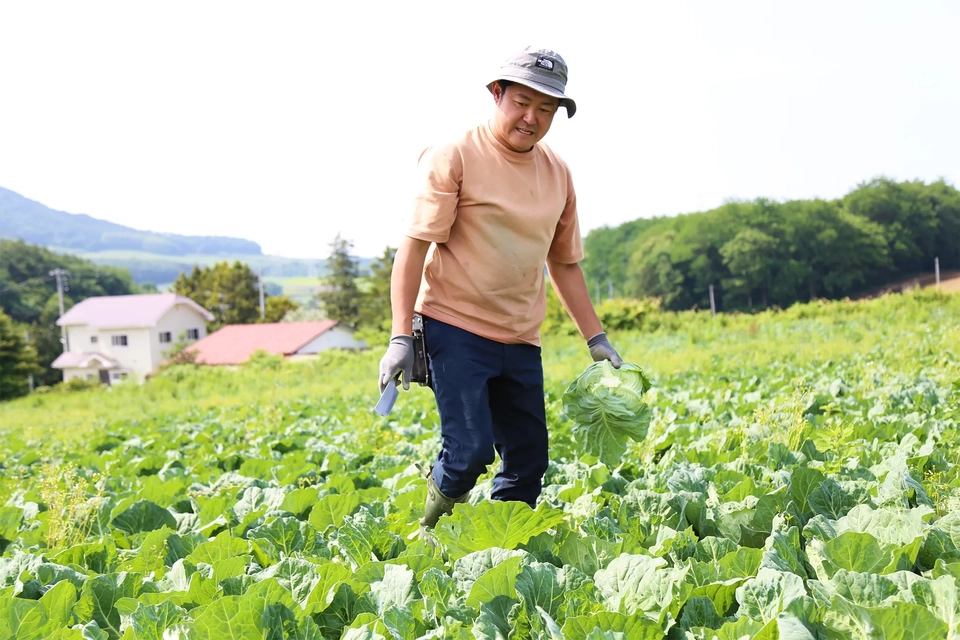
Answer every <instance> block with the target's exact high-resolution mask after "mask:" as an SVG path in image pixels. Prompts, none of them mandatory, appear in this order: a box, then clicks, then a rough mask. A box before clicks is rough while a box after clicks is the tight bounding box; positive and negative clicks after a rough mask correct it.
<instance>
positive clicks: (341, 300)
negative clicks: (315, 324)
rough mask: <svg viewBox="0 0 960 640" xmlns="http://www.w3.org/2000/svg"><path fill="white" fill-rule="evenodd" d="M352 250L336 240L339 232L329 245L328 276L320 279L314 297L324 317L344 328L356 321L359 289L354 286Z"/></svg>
mask: <svg viewBox="0 0 960 640" xmlns="http://www.w3.org/2000/svg"><path fill="white" fill-rule="evenodd" d="M352 248H353V243H352V242H351V241H349V240H347V239H345V238H342V237H340V234H339V233H338V234H337V237H336V238H335V239H334V240H333V242H332V243H330V257H329V258H327V273H328V275H327V277H326V278H324V279H323V285H324V289H323V290H322V291H321V292H320V293H319V294H318V297H319V298H320V303H321V305H322V306H323V310H324V313H326V315H327V317H328V318H330V319H331V320H336V321H337V322H342V323H343V324H345V325H347V326H348V327H356V326H357V325H358V324H359V322H360V290H359V288H358V287H357V278H358V277H359V276H360V268H359V266H358V263H357V260H356V258H354V257H353V256H352V255H351V254H350V250H351V249H352Z"/></svg>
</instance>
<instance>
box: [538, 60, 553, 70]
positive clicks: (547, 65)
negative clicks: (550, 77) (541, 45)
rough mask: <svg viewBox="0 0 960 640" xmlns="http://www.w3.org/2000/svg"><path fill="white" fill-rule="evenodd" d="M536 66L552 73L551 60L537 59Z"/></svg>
mask: <svg viewBox="0 0 960 640" xmlns="http://www.w3.org/2000/svg"><path fill="white" fill-rule="evenodd" d="M537 66H538V67H542V68H544V69H546V70H547V71H553V60H551V59H550V58H537Z"/></svg>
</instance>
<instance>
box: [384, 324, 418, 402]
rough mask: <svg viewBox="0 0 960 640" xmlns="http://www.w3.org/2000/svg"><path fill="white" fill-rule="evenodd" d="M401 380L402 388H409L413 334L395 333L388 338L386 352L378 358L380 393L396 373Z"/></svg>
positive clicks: (411, 369)
mask: <svg viewBox="0 0 960 640" xmlns="http://www.w3.org/2000/svg"><path fill="white" fill-rule="evenodd" d="M398 374H399V375H400V377H401V378H402V380H403V388H404V389H406V390H409V389H410V376H411V375H412V374H413V336H405V335H397V336H393V337H392V338H390V344H389V345H388V346H387V352H386V353H385V354H383V358H381V359H380V393H383V390H384V389H386V388H387V383H388V382H390V381H391V380H392V379H394V378H396V377H397V375H398Z"/></svg>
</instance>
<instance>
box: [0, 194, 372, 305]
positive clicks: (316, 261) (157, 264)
mask: <svg viewBox="0 0 960 640" xmlns="http://www.w3.org/2000/svg"><path fill="white" fill-rule="evenodd" d="M0 238H10V239H15V240H23V241H25V242H29V243H30V244H36V245H40V246H43V247H47V248H48V249H51V250H52V251H55V252H57V253H61V254H71V255H76V256H79V257H81V258H84V259H87V260H90V261H91V262H94V263H96V264H102V265H110V266H114V267H120V268H122V269H127V270H128V271H129V272H130V275H131V276H132V277H133V281H134V282H135V283H137V284H143V283H145V282H152V283H153V284H156V285H160V286H164V285H168V284H170V283H172V282H173V281H174V280H176V279H177V276H179V275H180V272H182V271H186V272H188V273H189V272H190V270H191V269H193V267H194V265H197V266H200V267H204V266H211V265H213V264H215V263H217V262H223V261H224V260H226V261H227V262H231V263H232V262H235V261H237V260H239V261H240V262H243V263H246V264H248V265H250V267H251V268H252V269H254V270H255V271H260V270H262V271H263V275H264V278H267V279H269V280H268V292H270V293H279V289H280V288H281V287H283V288H284V289H285V288H286V287H284V286H283V285H282V284H281V283H282V281H284V280H286V279H288V278H294V279H306V280H305V281H312V280H314V279H317V278H321V277H323V276H324V275H325V273H326V260H325V259H323V258H282V257H280V256H269V255H264V254H263V251H262V250H261V248H260V245H259V244H257V243H256V242H252V241H250V240H242V239H239V238H226V237H220V236H216V237H211V236H182V235H177V234H173V233H156V232H153V231H140V230H138V229H132V228H130V227H125V226H123V225H121V224H115V223H113V222H107V221H106V220H98V219H97V218H93V217H91V216H88V215H86V214H76V213H66V212H64V211H56V210H54V209H51V208H50V207H47V206H45V205H43V204H41V203H39V202H35V201H33V200H30V199H29V198H25V197H23V196H21V195H20V194H18V193H16V192H13V191H10V190H9V189H4V188H3V187H0ZM357 260H358V263H359V267H360V270H361V272H362V273H365V272H366V271H367V269H368V267H369V264H370V262H371V259H370V258H358V259H357ZM296 286H297V287H299V288H304V287H306V285H304V284H303V282H298V283H297V285H296ZM317 286H319V282H318V283H317ZM307 288H309V287H307ZM270 289H277V290H276V291H274V290H270ZM311 290H312V289H311ZM297 292H298V293H302V292H300V290H299V289H297ZM303 295H306V294H303Z"/></svg>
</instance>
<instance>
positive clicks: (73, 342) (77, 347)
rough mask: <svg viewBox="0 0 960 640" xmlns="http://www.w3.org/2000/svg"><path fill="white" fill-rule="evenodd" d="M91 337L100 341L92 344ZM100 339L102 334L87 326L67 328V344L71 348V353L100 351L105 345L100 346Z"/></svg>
mask: <svg viewBox="0 0 960 640" xmlns="http://www.w3.org/2000/svg"><path fill="white" fill-rule="evenodd" d="M91 336H93V337H96V338H98V341H97V342H96V343H94V342H91V341H90V338H91ZM99 339H100V333H99V332H98V331H97V330H96V329H93V328H91V327H88V326H86V325H81V326H76V327H67V344H68V345H69V346H70V349H69V351H70V352H72V353H92V352H94V351H100V348H101V347H102V346H103V345H101V344H100V342H99Z"/></svg>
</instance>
